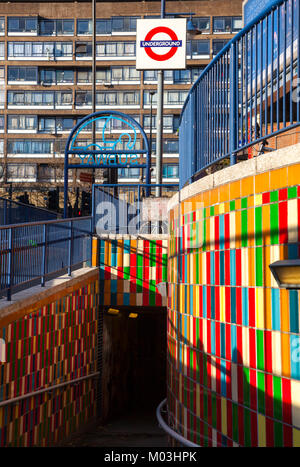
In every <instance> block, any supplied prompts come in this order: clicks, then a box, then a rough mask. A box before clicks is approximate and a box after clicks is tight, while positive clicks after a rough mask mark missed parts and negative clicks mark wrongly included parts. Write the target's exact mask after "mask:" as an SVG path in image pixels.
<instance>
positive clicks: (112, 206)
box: [92, 183, 179, 235]
mask: <svg viewBox="0 0 300 467" xmlns="http://www.w3.org/2000/svg"><path fill="white" fill-rule="evenodd" d="M156 187H162V188H165V189H166V193H168V194H169V195H171V194H172V193H174V191H178V188H179V185H178V184H177V183H168V184H167V183H164V184H160V185H157V184H152V185H150V184H137V185H133V184H130V183H123V184H118V185H113V184H105V185H104V184H102V185H93V202H92V217H93V221H94V230H95V231H96V233H98V234H111V233H112V234H131V235H137V234H142V233H143V234H150V233H158V231H157V229H158V222H159V221H160V222H161V228H160V233H167V231H168V227H167V224H168V218H167V213H166V211H165V210H164V212H163V213H162V216H160V219H158V217H157V215H156V214H157V213H158V208H159V206H158V205H156V204H155V203H156V201H155V189H156ZM165 197H166V196H165ZM151 199H153V200H154V201H153V205H152V206H151ZM144 200H146V202H147V203H148V204H147V206H145V204H144V203H143V202H144ZM151 209H152V214H151ZM153 210H154V212H153ZM146 211H147V212H146Z"/></svg>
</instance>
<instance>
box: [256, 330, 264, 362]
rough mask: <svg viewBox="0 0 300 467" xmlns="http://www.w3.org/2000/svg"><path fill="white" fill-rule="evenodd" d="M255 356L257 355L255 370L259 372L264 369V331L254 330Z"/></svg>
mask: <svg viewBox="0 0 300 467" xmlns="http://www.w3.org/2000/svg"><path fill="white" fill-rule="evenodd" d="M256 355H257V357H256V358H257V368H258V369H259V370H264V369H265V362H264V331H261V330H259V329H257V330H256Z"/></svg>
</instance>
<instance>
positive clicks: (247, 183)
mask: <svg viewBox="0 0 300 467" xmlns="http://www.w3.org/2000/svg"><path fill="white" fill-rule="evenodd" d="M252 193H254V177H247V178H243V179H242V180H241V196H242V197H243V196H249V195H251V194H252Z"/></svg>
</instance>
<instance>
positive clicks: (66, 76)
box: [40, 68, 74, 84]
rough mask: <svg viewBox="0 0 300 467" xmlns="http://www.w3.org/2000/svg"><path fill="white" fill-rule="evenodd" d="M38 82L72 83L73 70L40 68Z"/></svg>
mask: <svg viewBox="0 0 300 467" xmlns="http://www.w3.org/2000/svg"><path fill="white" fill-rule="evenodd" d="M40 83H41V84H63V83H68V84H73V83H74V71H73V70H68V69H66V70H64V69H62V70H53V69H46V68H45V69H42V70H40Z"/></svg>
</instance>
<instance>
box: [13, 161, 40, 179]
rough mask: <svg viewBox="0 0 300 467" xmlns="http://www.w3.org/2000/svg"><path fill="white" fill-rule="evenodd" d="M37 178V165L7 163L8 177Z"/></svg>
mask: <svg viewBox="0 0 300 467" xmlns="http://www.w3.org/2000/svg"><path fill="white" fill-rule="evenodd" d="M35 178H36V165H29V164H7V179H8V181H14V180H30V179H31V180H32V179H35Z"/></svg>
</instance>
